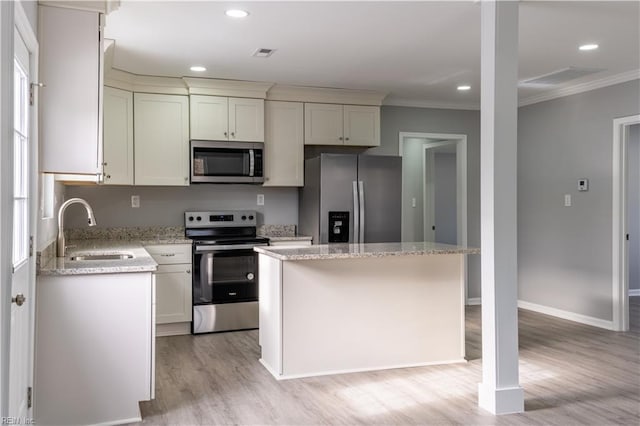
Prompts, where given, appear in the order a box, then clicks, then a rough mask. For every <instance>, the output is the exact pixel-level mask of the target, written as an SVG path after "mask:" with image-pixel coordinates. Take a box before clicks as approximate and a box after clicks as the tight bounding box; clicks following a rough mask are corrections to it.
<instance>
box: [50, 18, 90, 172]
mask: <svg viewBox="0 0 640 426" xmlns="http://www.w3.org/2000/svg"><path fill="white" fill-rule="evenodd" d="M102 18H103V15H102V14H100V13H98V12H89V11H83V10H75V9H67V8H59V7H50V6H40V7H39V17H38V23H39V26H38V40H39V45H40V58H39V61H40V62H39V66H40V81H41V82H42V83H44V85H45V86H44V87H42V88H41V89H40V90H39V95H40V97H39V102H40V123H39V126H40V135H41V139H40V141H41V162H40V170H41V171H43V172H49V173H70V174H86V175H93V176H94V177H95V176H96V175H99V174H100V173H101V172H102V164H101V163H102V128H101V127H102V99H101V92H102V68H101V66H102V57H103V49H102V36H101V21H102Z"/></svg>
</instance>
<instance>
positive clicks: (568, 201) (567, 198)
mask: <svg viewBox="0 0 640 426" xmlns="http://www.w3.org/2000/svg"><path fill="white" fill-rule="evenodd" d="M564 206H565V207H571V194H564Z"/></svg>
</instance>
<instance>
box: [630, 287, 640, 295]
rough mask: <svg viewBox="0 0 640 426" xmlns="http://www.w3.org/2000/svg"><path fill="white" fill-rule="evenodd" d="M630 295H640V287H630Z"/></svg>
mask: <svg viewBox="0 0 640 426" xmlns="http://www.w3.org/2000/svg"><path fill="white" fill-rule="evenodd" d="M629 296H640V288H630V289H629Z"/></svg>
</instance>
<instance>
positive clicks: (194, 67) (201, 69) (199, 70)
mask: <svg viewBox="0 0 640 426" xmlns="http://www.w3.org/2000/svg"><path fill="white" fill-rule="evenodd" d="M189 69H190V70H191V71H195V72H203V71H206V70H207V69H206V68H205V67H202V66H200V65H194V66H192V67H191V68H189Z"/></svg>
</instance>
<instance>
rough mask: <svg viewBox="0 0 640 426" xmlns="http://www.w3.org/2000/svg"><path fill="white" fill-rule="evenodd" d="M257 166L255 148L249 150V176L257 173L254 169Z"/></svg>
mask: <svg viewBox="0 0 640 426" xmlns="http://www.w3.org/2000/svg"><path fill="white" fill-rule="evenodd" d="M255 168H256V156H255V153H254V152H253V149H250V150H249V176H252V177H253V175H254V174H255V173H254V170H255Z"/></svg>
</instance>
